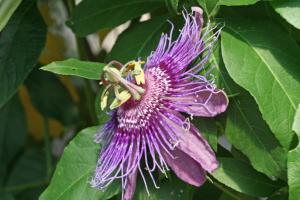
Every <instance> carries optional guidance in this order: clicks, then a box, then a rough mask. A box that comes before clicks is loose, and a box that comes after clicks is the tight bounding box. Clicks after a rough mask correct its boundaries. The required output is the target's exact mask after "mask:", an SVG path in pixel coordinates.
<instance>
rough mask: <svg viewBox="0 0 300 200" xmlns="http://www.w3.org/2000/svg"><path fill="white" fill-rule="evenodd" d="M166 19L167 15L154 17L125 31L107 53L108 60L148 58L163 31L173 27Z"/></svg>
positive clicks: (121, 60)
mask: <svg viewBox="0 0 300 200" xmlns="http://www.w3.org/2000/svg"><path fill="white" fill-rule="evenodd" d="M166 20H167V16H160V17H154V18H153V19H151V20H149V21H146V22H142V23H139V24H136V25H135V26H132V27H130V28H129V29H127V30H126V31H124V32H123V33H122V34H121V35H120V36H119V37H118V40H117V41H116V44H115V45H114V47H113V49H112V50H111V52H110V53H109V54H108V55H107V57H106V61H111V60H118V61H120V62H127V61H129V60H133V59H137V58H138V57H142V58H143V59H146V57H147V56H148V55H149V54H150V52H151V51H153V50H155V48H156V46H157V44H158V41H159V38H160V36H161V34H162V32H163V31H164V30H166V26H168V27H171V26H170V25H169V24H167V22H166ZM124 49H126V50H124Z"/></svg>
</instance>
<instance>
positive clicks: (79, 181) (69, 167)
mask: <svg viewBox="0 0 300 200" xmlns="http://www.w3.org/2000/svg"><path fill="white" fill-rule="evenodd" d="M99 129H100V127H90V128H86V129H84V130H82V131H81V132H79V133H78V135H77V136H76V137H75V138H74V139H73V140H72V141H71V142H70V144H69V145H68V146H67V147H66V148H65V151H64V153H63V155H62V157H61V159H60V161H59V163H58V164H57V166H56V170H55V172H54V175H53V178H52V180H51V183H50V185H49V186H48V188H47V189H46V190H45V191H44V192H43V194H42V195H41V196H40V200H64V199H72V200H82V199H90V200H98V199H101V200H105V199H109V198H111V197H112V196H114V195H116V194H118V193H119V191H120V187H119V185H118V184H117V182H114V183H112V184H111V185H110V186H109V187H108V188H107V189H106V190H104V191H100V190H97V189H93V188H92V187H91V186H90V184H89V180H90V178H91V176H92V174H93V171H94V169H95V167H96V163H97V158H98V154H99V149H100V146H99V144H96V143H94V137H93V136H94V134H95V133H96V132H97V131H98V130H99Z"/></svg>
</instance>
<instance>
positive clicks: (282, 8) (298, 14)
mask: <svg viewBox="0 0 300 200" xmlns="http://www.w3.org/2000/svg"><path fill="white" fill-rule="evenodd" d="M271 5H272V6H273V8H274V9H275V11H276V12H277V13H278V14H279V15H281V16H282V17H283V18H284V19H285V20H286V21H287V22H288V23H290V24H292V25H293V26H294V27H296V28H298V29H300V1H296V0H291V1H286V0H276V1H271Z"/></svg>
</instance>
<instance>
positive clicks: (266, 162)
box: [211, 43, 287, 177]
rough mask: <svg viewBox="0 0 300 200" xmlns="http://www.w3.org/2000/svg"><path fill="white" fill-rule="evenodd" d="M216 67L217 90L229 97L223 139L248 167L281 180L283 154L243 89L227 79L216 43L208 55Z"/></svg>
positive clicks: (283, 167)
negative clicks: (222, 91) (230, 96)
mask: <svg viewBox="0 0 300 200" xmlns="http://www.w3.org/2000/svg"><path fill="white" fill-rule="evenodd" d="M211 64H212V65H214V66H218V67H216V72H215V77H217V80H218V83H219V84H218V85H219V87H220V88H225V91H226V93H227V94H228V95H236V96H234V97H232V98H230V104H229V108H228V110H227V112H226V114H227V118H226V119H227V120H226V126H225V136H226V138H227V139H228V140H229V142H230V143H231V144H232V145H233V146H234V147H235V148H237V149H238V150H240V151H241V152H242V153H243V154H244V155H246V156H247V157H248V159H249V160H250V162H251V164H252V166H253V167H254V168H255V169H256V170H258V171H259V172H262V173H264V174H266V175H268V176H274V177H282V175H283V174H285V173H284V172H285V171H286V160H287V158H286V152H285V151H284V150H283V149H282V147H281V146H280V144H279V142H278V141H277V140H276V138H275V137H274V135H273V133H272V132H271V130H270V128H269V127H268V125H267V124H266V122H265V121H264V120H263V119H262V116H261V114H260V112H259V109H258V106H257V104H256V103H255V101H254V100H253V97H252V96H251V95H249V93H248V92H246V91H245V90H244V89H242V88H241V87H239V86H238V85H237V84H236V83H234V82H233V80H232V79H231V78H230V77H229V75H228V72H227V71H226V69H225V66H224V63H223V60H222V57H221V49H220V45H219V43H217V46H216V49H215V51H214V52H213V54H212V56H211Z"/></svg>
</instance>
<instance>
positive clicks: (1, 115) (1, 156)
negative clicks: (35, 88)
mask: <svg viewBox="0 0 300 200" xmlns="http://www.w3.org/2000/svg"><path fill="white" fill-rule="evenodd" d="M25 136H26V119H25V113H24V110H23V107H22V105H21V102H20V100H19V97H18V96H17V95H16V96H14V97H13V98H12V99H11V100H10V101H9V102H8V103H6V104H5V106H3V107H2V108H1V109H0V163H1V165H0V174H1V177H0V185H1V184H2V178H4V174H6V173H5V171H6V168H7V164H8V163H9V162H11V161H12V159H13V158H14V157H15V156H16V154H17V153H18V151H19V150H20V147H22V145H24V142H25Z"/></svg>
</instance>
